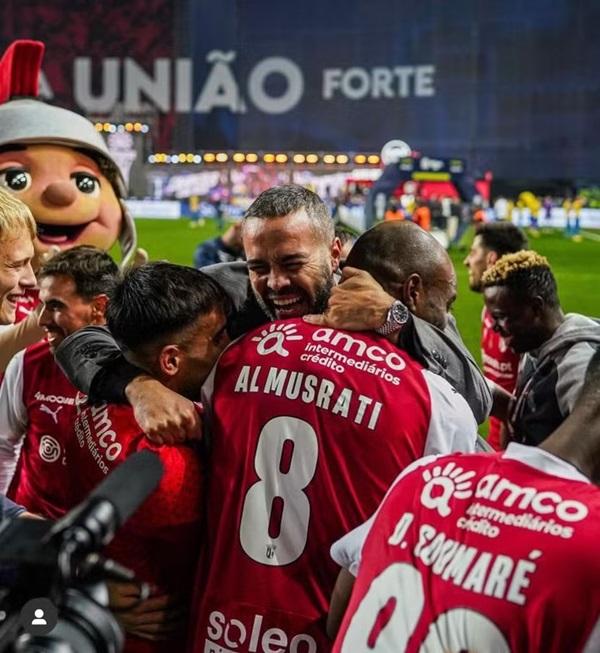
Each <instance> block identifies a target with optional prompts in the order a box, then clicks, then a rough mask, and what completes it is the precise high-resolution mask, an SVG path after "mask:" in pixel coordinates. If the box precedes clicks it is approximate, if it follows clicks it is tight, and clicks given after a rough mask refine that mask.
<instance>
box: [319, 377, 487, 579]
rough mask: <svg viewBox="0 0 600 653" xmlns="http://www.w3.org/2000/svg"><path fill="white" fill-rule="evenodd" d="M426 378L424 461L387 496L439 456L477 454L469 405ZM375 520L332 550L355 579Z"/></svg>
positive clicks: (448, 387)
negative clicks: (428, 414)
mask: <svg viewBox="0 0 600 653" xmlns="http://www.w3.org/2000/svg"><path fill="white" fill-rule="evenodd" d="M423 376H424V378H425V382H426V383H427V388H428V389H429V396H430V398H431V417H430V421H429V430H428V433H427V440H426V443H425V451H424V457H423V458H421V459H420V460H417V461H415V462H414V463H412V464H411V465H409V466H408V467H406V469H404V470H403V471H402V472H401V473H400V475H399V476H398V477H397V478H396V479H395V481H394V482H393V483H392V485H391V487H390V489H389V490H388V492H387V494H389V492H390V491H391V489H392V488H393V487H394V486H395V485H396V483H398V481H399V480H400V479H402V478H403V477H404V476H406V475H407V474H409V473H410V472H411V471H413V470H414V469H416V468H417V467H420V466H422V465H426V464H428V463H430V462H432V461H433V460H434V459H435V458H436V456H439V455H446V454H449V453H452V452H456V451H463V452H467V453H471V452H474V451H475V450H476V444H477V438H478V435H477V422H476V421H475V417H474V416H473V412H472V411H471V409H470V408H469V405H468V404H467V402H466V401H465V400H464V399H463V397H462V396H461V395H460V394H458V393H457V392H456V391H455V390H454V388H452V386H451V385H450V384H449V383H448V382H447V381H445V380H444V379H442V377H441V376H439V375H437V374H434V373H433V372H430V371H429V370H423ZM387 494H386V496H387ZM384 500H385V499H384ZM382 503H383V501H382ZM375 514H377V513H375ZM374 518H375V515H373V516H372V517H371V518H370V519H368V520H367V521H366V522H365V523H364V524H361V525H360V526H358V527H357V528H355V529H354V530H353V531H350V532H349V533H348V534H347V535H345V536H344V537H342V538H341V539H339V540H338V541H337V542H334V544H333V545H332V547H331V551H330V553H331V557H332V558H333V559H334V560H335V561H336V562H337V563H338V564H339V565H340V566H341V567H344V568H345V569H347V570H348V571H349V572H350V573H351V574H353V575H354V576H356V574H357V572H358V566H359V563H360V554H361V551H362V547H363V543H364V541H365V539H366V537H367V534H368V532H369V529H370V528H371V524H372V523H373V519H374Z"/></svg>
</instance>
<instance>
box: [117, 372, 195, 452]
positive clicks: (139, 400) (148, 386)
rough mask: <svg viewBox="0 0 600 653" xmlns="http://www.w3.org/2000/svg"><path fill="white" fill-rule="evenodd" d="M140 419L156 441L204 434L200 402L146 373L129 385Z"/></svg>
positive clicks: (127, 391) (129, 397) (175, 440)
mask: <svg viewBox="0 0 600 653" xmlns="http://www.w3.org/2000/svg"><path fill="white" fill-rule="evenodd" d="M125 395H126V397H127V400H128V401H129V403H130V404H131V405H132V407H133V412H134V416H135V419H136V421H137V423H138V424H139V425H140V428H141V429H142V431H144V433H145V434H146V436H147V437H148V440H150V441H151V442H153V443H154V444H159V445H161V444H178V443H180V442H185V441H186V440H199V439H200V438H201V437H202V422H201V420H200V415H199V414H198V408H197V405H196V404H195V403H194V402H193V401H190V400H189V399H186V398H185V397H182V396H181V395H179V394H177V393H176V392H173V391H172V390H169V389H168V388H166V387H165V386H164V385H163V384H162V383H160V382H159V381H157V380H156V379H153V378H152V377H151V376H146V375H145V374H142V375H140V376H137V377H136V378H135V379H133V380H132V381H130V382H129V384H128V385H127V387H126V388H125Z"/></svg>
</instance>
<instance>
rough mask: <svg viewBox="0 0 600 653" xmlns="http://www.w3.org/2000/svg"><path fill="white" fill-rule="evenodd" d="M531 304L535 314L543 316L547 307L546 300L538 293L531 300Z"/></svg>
mask: <svg viewBox="0 0 600 653" xmlns="http://www.w3.org/2000/svg"><path fill="white" fill-rule="evenodd" d="M529 306H530V307H531V309H532V310H533V312H534V314H535V315H537V316H541V315H542V314H543V313H544V310H545V308H546V302H545V301H544V298H543V297H540V296H539V295H536V296H535V297H532V298H531V299H530V300H529Z"/></svg>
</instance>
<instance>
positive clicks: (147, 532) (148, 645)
mask: <svg viewBox="0 0 600 653" xmlns="http://www.w3.org/2000/svg"><path fill="white" fill-rule="evenodd" d="M74 432H75V436H74V437H73V438H72V440H71V446H70V447H69V450H68V452H67V455H68V459H69V465H70V469H72V470H74V471H73V473H72V478H71V480H72V488H73V489H72V491H73V500H74V502H75V503H78V502H80V501H82V500H83V499H84V498H85V497H86V496H87V494H89V492H90V491H91V490H92V489H93V488H94V487H95V486H96V485H98V483H99V482H100V481H101V480H102V479H104V477H105V476H106V474H109V473H110V472H111V471H112V470H113V469H114V468H115V467H117V465H119V464H120V463H121V462H123V461H124V460H125V459H126V458H127V457H128V456H130V455H131V454H133V453H135V452H136V451H141V450H143V449H150V450H151V451H154V452H155V453H156V454H157V455H158V457H159V458H160V460H161V462H162V464H163V467H164V474H163V477H162V479H161V481H160V484H159V486H158V487H157V489H156V490H155V491H154V492H153V493H152V494H151V495H150V496H149V497H148V498H147V499H146V501H145V502H144V503H143V504H142V506H141V507H140V508H139V509H138V510H137V511H136V512H135V514H134V515H133V516H132V517H131V518H130V519H129V520H128V521H127V522H126V523H125V525H124V526H123V527H122V528H121V529H120V530H119V531H118V533H117V535H116V536H115V538H114V540H113V541H112V542H111V544H110V545H109V546H108V547H107V549H106V551H105V553H106V555H108V556H109V557H111V558H114V559H115V560H117V561H118V562H120V563H121V564H123V565H125V566H126V567H129V568H130V569H132V570H133V571H135V573H136V575H137V577H138V578H139V579H140V580H143V581H145V582H148V583H151V584H153V585H155V586H156V587H157V588H158V593H161V594H162V593H169V594H173V593H176V594H178V595H181V596H183V597H186V596H187V595H188V594H189V593H190V592H191V588H192V583H193V577H194V570H195V566H196V560H197V558H198V555H199V551H200V548H199V547H200V542H199V536H200V518H201V514H202V503H201V502H202V494H203V487H202V484H203V474H202V468H201V461H200V455H199V454H198V452H196V451H195V450H194V449H193V448H191V447H189V446H184V445H182V446H176V447H167V446H164V447H157V446H154V445H153V444H152V443H150V442H149V441H148V440H147V439H146V437H145V435H144V434H143V433H142V432H141V431H140V427H139V426H138V424H137V422H136V421H135V418H134V416H133V409H132V408H131V407H130V406H124V405H113V404H108V405H107V404H101V405H99V406H87V405H84V406H80V412H79V413H78V415H77V418H76V420H75V425H74ZM188 600H189V597H188ZM184 638H185V633H180V634H179V635H178V636H177V637H173V638H171V639H169V640H165V641H159V642H150V641H147V640H142V639H139V638H136V637H131V636H128V637H127V640H126V643H125V649H124V650H125V651H126V653H134V652H135V653H159V652H165V653H174V651H180V650H183V646H184Z"/></svg>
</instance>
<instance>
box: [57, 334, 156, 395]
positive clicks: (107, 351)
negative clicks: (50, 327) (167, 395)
mask: <svg viewBox="0 0 600 653" xmlns="http://www.w3.org/2000/svg"><path fill="white" fill-rule="evenodd" d="M55 357H56V361H57V362H58V364H59V365H60V367H61V369H62V370H63V372H64V373H65V375H66V376H67V377H68V379H69V380H70V381H71V383H72V384H73V385H74V386H75V387H76V388H77V389H78V390H80V391H81V392H84V393H85V394H87V395H88V398H89V401H90V403H97V402H101V401H108V402H111V403H126V402H127V399H126V398H125V388H126V386H127V384H128V383H129V382H130V381H131V380H132V379H134V378H135V377H136V376H138V375H140V374H143V371H142V370H141V369H140V368H138V367H136V366H135V365H132V364H131V363H128V362H127V360H126V359H125V356H124V355H123V352H122V351H121V349H120V348H119V346H118V345H117V343H116V342H115V339H114V338H113V337H112V335H111V333H110V331H109V330H108V329H107V328H106V327H98V326H90V327H85V328H84V329H80V330H79V331H76V332H75V333H73V334H71V335H70V336H69V337H67V338H65V339H64V340H63V341H62V342H61V343H60V345H59V346H58V347H57V349H56V352H55Z"/></svg>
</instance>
